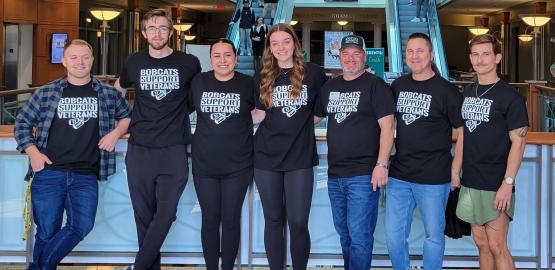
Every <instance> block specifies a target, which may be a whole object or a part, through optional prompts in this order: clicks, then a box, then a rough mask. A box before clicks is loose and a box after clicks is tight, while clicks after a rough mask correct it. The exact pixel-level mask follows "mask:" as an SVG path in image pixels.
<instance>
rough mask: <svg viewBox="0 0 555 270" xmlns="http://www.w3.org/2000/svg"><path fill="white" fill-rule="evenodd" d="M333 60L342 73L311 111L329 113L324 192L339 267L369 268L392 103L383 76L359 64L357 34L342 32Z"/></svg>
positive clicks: (361, 50)
mask: <svg viewBox="0 0 555 270" xmlns="http://www.w3.org/2000/svg"><path fill="white" fill-rule="evenodd" d="M339 60H340V63H341V68H342V69H343V75H342V76H339V77H336V78H334V79H332V80H330V81H328V82H326V83H325V84H324V86H322V89H321V90H320V97H319V102H318V103H317V104H316V107H315V114H316V116H317V120H319V119H321V117H324V116H329V118H328V130H327V139H328V164H329V169H328V193H329V197H330V202H331V209H332V214H333V223H334V225H335V230H336V231H337V233H338V234H339V238H340V241H341V249H342V251H343V260H344V266H345V269H370V266H371V264H372V250H373V244H374V229H375V228H376V221H377V218H378V200H379V197H380V191H379V188H380V187H382V186H384V185H385V184H386V183H387V173H388V166H389V165H388V163H389V156H390V154H391V147H392V146H393V131H394V128H393V113H394V112H395V104H394V102H393V94H392V93H391V90H390V89H389V87H388V86H387V85H386V84H385V82H384V81H383V80H382V79H380V78H378V77H376V76H374V75H372V74H370V73H368V72H366V70H365V69H364V64H365V63H366V51H365V45H364V39H363V38H362V37H360V36H357V35H349V36H346V37H344V38H343V39H342V41H341V49H340V51H339Z"/></svg>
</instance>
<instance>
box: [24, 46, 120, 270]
mask: <svg viewBox="0 0 555 270" xmlns="http://www.w3.org/2000/svg"><path fill="white" fill-rule="evenodd" d="M93 61H94V58H93V55H92V48H91V46H90V45H89V44H88V43H87V42H86V41H84V40H78V39H77V40H73V41H71V42H69V43H68V44H67V45H66V46H65V48H64V56H63V60H62V63H63V65H64V67H65V68H66V69H67V76H64V77H62V78H60V79H58V80H56V81H53V82H51V83H49V84H47V85H45V86H43V87H41V88H40V89H39V90H37V91H36V92H35V93H34V94H33V95H32V97H31V99H30V100H29V102H28V103H27V104H26V105H25V106H24V107H23V108H22V109H21V111H20V113H19V114H18V116H17V119H16V122H15V139H16V141H17V149H18V150H19V151H22V152H25V153H27V155H28V156H29V163H30V168H29V172H28V173H27V176H26V179H27V180H28V179H30V178H32V179H31V183H30V184H31V201H32V205H33V218H34V222H35V224H36V225H37V233H36V235H35V245H34V249H33V262H32V263H31V265H30V266H29V269H33V270H35V269H36V270H39V269H40V270H49V269H56V266H57V265H58V263H59V262H60V261H61V260H62V259H63V258H64V257H65V256H66V255H67V254H68V253H69V252H71V250H72V249H73V248H74V247H75V246H76V245H77V244H78V243H79V242H80V241H81V240H83V238H84V237H85V236H86V235H87V234H88V233H89V232H90V231H91V230H92V228H93V226H94V220H95V216H96V208H97V203H98V183H97V180H98V179H100V180H107V177H108V176H109V175H111V174H113V173H114V172H115V167H116V165H115V159H116V158H115V153H114V152H113V150H114V147H115V145H116V143H117V141H118V139H119V138H120V137H121V136H122V135H123V134H125V133H126V132H127V127H128V126H129V122H130V118H129V116H130V114H131V109H130V107H129V105H128V104H127V102H126V101H125V99H124V98H123V97H122V96H121V94H120V93H119V92H117V91H116V90H115V89H114V88H113V87H111V86H109V85H105V84H102V83H100V81H98V80H97V79H94V78H92V77H91V74H90V71H91V67H92V64H93ZM116 119H119V122H118V125H117V126H115V120H116ZM33 128H36V133H35V134H36V136H33ZM64 210H65V211H66V216H67V221H66V224H65V226H64V227H63V228H62V220H63V213H64Z"/></svg>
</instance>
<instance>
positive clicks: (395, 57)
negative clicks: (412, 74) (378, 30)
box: [385, 0, 403, 73]
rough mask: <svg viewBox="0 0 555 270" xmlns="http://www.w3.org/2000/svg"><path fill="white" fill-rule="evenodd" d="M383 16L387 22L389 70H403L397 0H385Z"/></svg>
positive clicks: (400, 71)
mask: <svg viewBox="0 0 555 270" xmlns="http://www.w3.org/2000/svg"><path fill="white" fill-rule="evenodd" d="M385 3H386V4H385V18H386V22H387V27H386V28H387V46H388V48H389V71H390V72H399V73H402V72H403V52H402V49H401V47H402V46H401V44H402V41H401V31H400V27H399V10H398V7H397V0H392V1H385Z"/></svg>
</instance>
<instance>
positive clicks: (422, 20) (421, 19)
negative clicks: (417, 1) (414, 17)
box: [420, 18, 428, 22]
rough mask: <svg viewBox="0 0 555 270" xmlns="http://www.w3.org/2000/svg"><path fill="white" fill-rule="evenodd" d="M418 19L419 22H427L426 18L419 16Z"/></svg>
mask: <svg viewBox="0 0 555 270" xmlns="http://www.w3.org/2000/svg"><path fill="white" fill-rule="evenodd" d="M420 21H421V22H427V21H428V19H426V18H420Z"/></svg>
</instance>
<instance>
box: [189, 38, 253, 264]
mask: <svg viewBox="0 0 555 270" xmlns="http://www.w3.org/2000/svg"><path fill="white" fill-rule="evenodd" d="M210 62H211V63H212V68H213V70H212V71H208V72H203V73H200V74H199V75H197V76H196V77H195V78H194V79H193V81H192V83H191V93H192V97H191V101H192V103H193V108H194V110H195V111H196V113H197V127H196V130H195V134H194V136H193V143H192V145H191V150H192V158H193V179H194V182H195V189H196V191H197V197H198V200H199V203H200V208H201V211H202V228H201V238H202V250H203V253H204V260H205V262H206V268H207V269H208V270H217V269H219V268H218V260H219V257H220V254H221V257H222V269H223V270H232V269H233V264H234V262H235V258H236V257H237V250H238V247H239V239H240V229H241V208H242V206H243V201H244V199H245V193H246V192H247V188H248V186H249V185H250V183H251V182H252V178H253V168H252V163H253V159H252V153H253V141H252V138H253V135H252V133H253V132H252V130H253V128H252V117H251V110H253V109H254V97H253V87H252V85H253V83H252V77H250V76H247V75H243V74H241V73H239V72H235V71H234V70H235V65H236V64H237V53H236V50H235V47H234V46H233V43H232V42H231V41H229V40H227V39H219V40H217V41H216V42H214V43H213V44H212V45H211V46H210ZM220 225H221V240H220ZM220 243H221V247H220Z"/></svg>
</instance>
